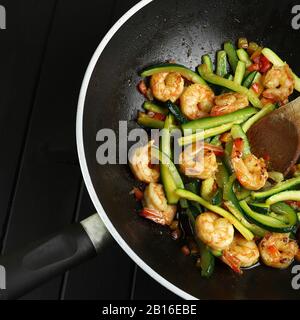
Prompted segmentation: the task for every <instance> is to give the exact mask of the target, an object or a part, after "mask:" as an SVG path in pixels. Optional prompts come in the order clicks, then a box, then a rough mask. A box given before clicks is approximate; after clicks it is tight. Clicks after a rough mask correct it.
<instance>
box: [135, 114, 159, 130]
mask: <svg viewBox="0 0 300 320" xmlns="http://www.w3.org/2000/svg"><path fill="white" fill-rule="evenodd" d="M137 123H138V124H139V125H140V126H143V127H146V128H151V129H163V127H164V125H165V123H164V121H161V120H156V119H153V118H151V117H149V116H147V115H146V114H142V112H140V113H139V116H138V119H137Z"/></svg>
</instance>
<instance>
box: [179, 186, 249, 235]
mask: <svg viewBox="0 0 300 320" xmlns="http://www.w3.org/2000/svg"><path fill="white" fill-rule="evenodd" d="M176 194H177V195H178V196H180V197H181V198H184V199H187V200H191V201H196V202H198V203H199V204H201V205H202V206H203V207H205V208H207V209H208V210H210V211H212V212H215V213H217V214H219V215H220V216H222V217H223V218H225V219H227V220H228V221H229V222H230V223H232V224H233V225H234V227H235V228H236V229H237V230H238V231H239V232H240V233H241V234H242V235H243V236H244V237H245V238H246V239H247V240H252V239H253V238H254V235H253V233H252V232H251V231H249V230H248V229H247V228H245V227H244V226H243V225H242V224H241V223H240V221H238V220H237V219H236V218H235V217H234V216H233V215H232V214H231V213H230V212H228V211H226V210H224V209H223V208H221V207H218V206H214V205H212V204H211V203H209V202H208V201H206V200H204V199H203V198H201V197H199V196H197V195H195V194H194V193H192V192H190V191H187V190H183V189H177V190H176Z"/></svg>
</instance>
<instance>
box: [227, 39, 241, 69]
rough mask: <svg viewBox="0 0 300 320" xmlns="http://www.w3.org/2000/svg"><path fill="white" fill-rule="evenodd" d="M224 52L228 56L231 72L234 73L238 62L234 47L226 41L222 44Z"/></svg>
mask: <svg viewBox="0 0 300 320" xmlns="http://www.w3.org/2000/svg"><path fill="white" fill-rule="evenodd" d="M224 50H225V52H226V53H227V55H228V60H229V64H230V66H231V68H232V70H233V72H235V70H236V67H237V64H238V61H239V58H238V56H237V54H236V50H235V47H234V45H233V44H232V43H231V42H230V41H227V42H225V44H224Z"/></svg>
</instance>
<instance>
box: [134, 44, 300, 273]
mask: <svg viewBox="0 0 300 320" xmlns="http://www.w3.org/2000/svg"><path fill="white" fill-rule="evenodd" d="M201 62H202V64H201V65H199V66H198V67H197V69H196V70H197V71H196V72H194V71H192V70H190V69H188V68H186V67H184V66H182V65H179V64H176V63H174V62H171V63H164V64H160V65H155V66H150V67H148V68H146V69H144V70H143V71H142V72H141V77H142V78H143V80H142V81H141V82H140V83H139V85H138V89H139V91H140V92H141V94H143V95H144V97H145V103H144V105H143V107H144V109H145V111H144V112H139V114H138V118H137V122H138V124H139V125H140V126H142V127H143V128H150V129H160V130H161V135H160V141H159V143H158V144H157V143H156V144H157V145H155V143H154V141H153V140H151V139H150V138H149V142H148V144H146V145H144V146H142V147H139V148H136V149H135V151H134V152H133V155H132V156H131V157H130V167H131V170H132V173H133V174H134V176H135V178H136V179H137V180H138V181H139V184H137V187H135V188H134V189H133V191H132V193H133V194H134V195H135V198H136V199H137V201H138V203H140V205H141V209H140V210H139V214H140V215H141V216H142V217H144V218H146V219H149V220H152V222H154V223H157V224H160V225H164V226H167V227H169V228H170V234H171V236H172V238H173V239H174V240H176V241H178V242H179V243H180V246H181V247H182V252H183V254H184V255H186V256H191V257H192V258H193V259H194V260H195V264H196V267H198V268H200V270H201V274H202V276H203V277H210V276H211V275H212V273H213V270H214V265H215V261H216V260H219V261H221V262H223V263H225V264H226V265H228V266H229V267H230V268H231V269H232V270H233V271H235V272H236V273H239V274H241V273H242V272H243V271H244V270H245V268H249V267H253V266H257V265H258V264H259V262H261V263H262V264H264V265H266V266H268V267H273V268H279V269H284V268H287V267H289V266H290V265H291V263H292V262H293V261H294V260H295V259H296V260H298V261H300V251H299V246H298V241H299V234H297V229H298V226H299V219H300V164H299V165H295V166H294V168H293V170H292V172H290V173H289V175H288V176H286V177H284V175H283V174H282V173H280V172H275V171H272V170H270V168H269V163H268V155H266V156H265V157H264V158H258V157H256V156H255V155H254V154H253V153H252V152H251V145H250V143H249V141H248V139H247V131H248V130H249V129H250V128H251V126H253V125H254V124H255V123H256V122H258V121H259V120H260V119H262V118H263V117H265V116H266V115H268V114H270V113H271V112H273V111H274V110H276V109H277V108H280V107H281V106H283V105H285V104H286V103H287V102H288V101H289V99H291V95H292V93H293V92H296V91H298V92H300V79H299V78H298V77H297V76H296V75H295V74H294V73H293V71H292V70H291V68H290V66H289V65H288V64H287V63H286V62H283V60H281V58H279V56H278V55H277V54H276V53H275V52H273V51H272V50H271V49H269V48H264V47H262V46H260V45H259V44H257V43H254V42H249V41H248V40H247V39H246V38H241V39H239V40H238V44H237V46H235V45H234V44H233V43H232V42H226V43H225V44H224V47H223V49H222V50H220V51H218V52H217V53H216V62H215V65H214V63H213V61H212V59H211V57H210V56H209V55H204V56H203V57H202V61H201ZM176 130H177V131H178V130H180V132H185V131H186V130H188V132H189V134H188V135H186V134H182V135H181V136H180V137H179V138H175V136H174V135H173V131H176ZM175 144H176V145H178V146H180V147H181V148H182V149H181V150H182V151H181V153H180V154H179V155H178V157H177V158H175V153H174V152H173V150H174V145H175ZM153 159H156V160H157V161H156V163H154V164H153V162H152V160H153ZM244 272H246V271H244Z"/></svg>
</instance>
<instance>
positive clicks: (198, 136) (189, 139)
mask: <svg viewBox="0 0 300 320" xmlns="http://www.w3.org/2000/svg"><path fill="white" fill-rule="evenodd" d="M237 122H240V123H241V121H237ZM234 124H235V122H231V123H227V124H223V125H221V126H219V127H215V128H211V129H207V130H203V131H201V132H198V133H195V134H192V135H189V136H186V137H181V138H179V139H178V144H179V145H180V146H185V145H187V144H190V143H194V142H196V141H199V140H203V139H206V138H210V137H214V136H215V135H217V134H220V133H223V132H226V131H228V130H230V129H231V128H232V126H233V125H234ZM199 130H201V129H199Z"/></svg>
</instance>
